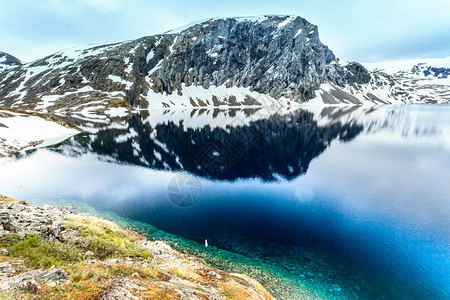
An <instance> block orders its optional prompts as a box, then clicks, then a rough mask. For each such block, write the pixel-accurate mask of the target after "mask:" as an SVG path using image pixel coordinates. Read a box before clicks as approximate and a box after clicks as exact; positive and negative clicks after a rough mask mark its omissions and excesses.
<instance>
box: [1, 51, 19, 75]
mask: <svg viewBox="0 0 450 300" xmlns="http://www.w3.org/2000/svg"><path fill="white" fill-rule="evenodd" d="M21 65H22V62H21V61H20V60H19V59H18V58H15V57H14V56H12V55H10V54H8V53H5V52H1V51H0V73H1V72H3V71H4V70H6V69H9V68H13V67H17V66H21Z"/></svg>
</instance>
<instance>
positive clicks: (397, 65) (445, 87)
mask: <svg viewBox="0 0 450 300" xmlns="http://www.w3.org/2000/svg"><path fill="white" fill-rule="evenodd" d="M364 66H365V67H367V68H368V69H369V70H371V71H374V72H377V71H381V72H385V73H387V74H389V75H391V76H393V77H394V78H395V79H396V80H397V81H398V82H399V83H401V84H403V85H404V86H405V87H406V88H407V89H409V91H408V90H407V92H408V93H409V94H410V95H411V96H412V97H413V96H415V97H416V99H413V100H414V102H420V101H423V100H426V101H428V102H435V103H436V102H437V103H438V102H446V103H449V102H450V56H448V57H445V58H431V59H419V60H402V61H392V62H384V63H367V64H364Z"/></svg>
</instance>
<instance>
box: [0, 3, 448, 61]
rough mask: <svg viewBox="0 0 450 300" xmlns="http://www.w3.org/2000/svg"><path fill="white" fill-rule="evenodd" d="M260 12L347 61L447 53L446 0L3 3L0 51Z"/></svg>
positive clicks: (42, 48)
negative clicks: (302, 24)
mask: <svg viewBox="0 0 450 300" xmlns="http://www.w3.org/2000/svg"><path fill="white" fill-rule="evenodd" d="M264 14H283V15H286V14H289V15H297V16H301V17H303V18H305V19H307V20H308V21H309V22H311V23H313V24H315V25H317V26H318V27H319V35H320V38H321V40H322V42H323V43H324V44H326V45H328V46H329V47H330V49H331V50H332V51H333V52H334V53H335V55H336V56H337V57H339V58H341V59H343V60H347V61H358V62H378V61H391V60H401V59H415V58H435V57H436V58H439V57H445V56H450V17H449V16H450V0H340V1H337V0H309V1H306V0H297V1H292V0H256V1H253V0H249V1H244V0H241V1H236V0H228V1H213V0H209V1H201V0H189V1H184V0H177V1H173V0H163V1H161V0H160V1H154V0H147V1H146V0H39V1H36V0H0V37H1V38H0V51H3V52H6V53H9V54H11V55H14V56H16V57H17V58H19V59H21V60H24V61H32V60H35V59H38V58H41V57H44V56H46V55H50V54H52V53H55V52H57V51H59V50H62V49H65V48H70V47H75V46H77V47H78V46H83V45H88V44H105V43H112V42H120V41H125V40H131V39H136V38H139V37H143V36H148V35H153V34H158V33H163V32H165V31H168V30H170V29H173V28H176V27H180V26H183V25H185V24H187V23H190V22H192V21H197V20H202V19H207V18H210V17H232V16H253V15H264Z"/></svg>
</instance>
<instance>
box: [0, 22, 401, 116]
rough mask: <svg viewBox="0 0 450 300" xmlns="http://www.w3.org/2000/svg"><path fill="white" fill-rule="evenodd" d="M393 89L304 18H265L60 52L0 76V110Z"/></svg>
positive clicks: (87, 108)
mask: <svg viewBox="0 0 450 300" xmlns="http://www.w3.org/2000/svg"><path fill="white" fill-rule="evenodd" d="M398 86H399V83H398V82H397V81H396V80H395V79H394V78H393V77H391V76H389V75H387V74H384V73H370V72H368V71H367V70H366V69H365V68H364V67H363V66H361V65H360V64H357V63H351V64H340V63H339V61H338V60H337V59H336V58H335V56H334V54H333V53H332V52H331V51H330V50H329V49H328V47H327V46H325V45H324V44H322V43H321V41H320V40H319V34H318V30H317V27H316V26H314V25H312V24H310V23H309V22H307V21H306V20H305V19H302V18H300V17H292V16H262V17H252V18H226V19H209V20H206V21H203V22H199V23H197V24H194V25H192V26H190V27H187V28H186V29H179V30H174V31H169V32H167V33H165V34H162V35H156V36H150V37H144V38H141V39H137V40H133V41H127V42H123V43H116V44H110V45H102V46H93V47H90V48H85V49H68V50H63V51H60V52H58V53H56V54H54V55H51V56H48V57H45V58H43V59H39V60H37V61H34V62H32V63H28V64H25V65H23V66H19V67H16V68H12V69H8V70H7V71H6V72H3V73H1V74H0V99H1V100H0V106H5V107H12V108H20V109H29V110H38V111H39V110H42V111H52V112H56V113H64V112H68V111H71V112H79V113H81V114H84V115H89V114H90V113H92V112H93V111H101V112H106V113H108V112H110V110H109V109H110V108H111V107H124V108H125V109H132V108H133V107H134V108H147V107H157V108H164V107H203V106H205V107H206V106H216V107H217V106H254V105H278V106H283V105H291V104H295V103H301V102H306V101H310V100H314V101H315V102H320V103H354V104H361V103H364V102H366V101H370V102H374V103H391V102H401V101H404V98H405V97H404V95H402V93H401V92H399V90H398ZM110 113H111V112H110Z"/></svg>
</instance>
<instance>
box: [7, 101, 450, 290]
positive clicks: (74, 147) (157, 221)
mask: <svg viewBox="0 0 450 300" xmlns="http://www.w3.org/2000/svg"><path fill="white" fill-rule="evenodd" d="M449 115H450V106H446V105H411V106H381V107H374V108H364V107H344V108H342V107H340V108H336V107H334V108H333V107H318V106H317V107H306V108H303V109H283V110H278V111H275V110H271V109H262V110H258V109H252V110H218V109H216V110H189V111H187V110H166V111H165V110H151V111H142V112H140V113H139V114H136V115H134V116H131V117H129V118H127V119H117V120H115V121H114V122H112V123H107V124H105V123H102V122H87V121H85V120H84V121H83V120H78V119H75V118H74V119H72V121H73V122H75V123H77V124H78V125H79V126H80V127H82V128H83V129H84V130H85V132H83V133H80V134H79V135H77V136H74V137H72V138H71V139H69V140H67V141H65V142H63V143H60V144H58V145H54V146H51V147H47V148H44V149H38V150H30V151H25V152H22V153H20V154H19V155H18V156H17V157H15V158H14V159H12V160H10V161H8V162H5V163H3V164H2V165H0V192H1V193H2V194H6V195H8V196H11V197H15V198H22V199H27V200H29V201H30V202H31V203H33V202H34V203H41V202H48V203H50V202H52V201H59V203H68V202H69V201H75V202H78V203H84V204H86V205H89V206H91V207H93V208H94V209H95V210H97V211H99V212H105V213H113V215H114V216H115V218H117V219H120V217H123V218H126V219H120V220H122V221H123V220H125V222H126V220H129V223H128V224H134V225H136V224H140V225H142V226H143V227H142V228H144V227H145V224H148V225H149V227H148V228H151V230H150V229H149V230H148V234H149V235H151V233H153V234H154V236H156V232H158V234H157V236H158V237H160V238H165V239H167V241H168V242H170V243H172V245H173V246H174V247H178V248H180V249H181V250H183V251H188V252H189V251H191V252H192V253H195V254H196V255H199V256H201V257H203V258H205V259H206V260H207V261H209V262H210V263H212V264H214V265H217V266H220V267H223V268H228V269H229V270H230V271H239V272H243V273H247V274H250V275H253V276H256V277H258V279H259V280H260V281H261V282H262V283H263V284H265V285H266V286H268V287H269V289H270V290H271V292H272V293H274V294H275V295H276V296H278V298H280V299H282V298H283V296H288V297H291V298H293V297H299V298H300V297H311V298H313V297H323V298H329V299H332V298H336V299H339V298H341V299H344V298H355V299H356V298H362V299H383V298H384V299H425V298H426V299H445V298H448V296H449V293H450V289H449V286H450V279H449V277H448V272H449V270H450V268H449V267H450V264H449V241H450V235H449V226H450V223H449V220H450V208H449V207H450V205H449V204H450V199H449V196H448V195H450V185H449V184H448V182H450V119H449V118H448V116H449ZM133 221H138V222H141V223H133ZM136 226H137V225H136ZM142 230H145V229H142ZM158 230H160V231H158ZM162 232H163V233H164V234H163V233H162ZM165 233H168V234H167V235H166V234H165ZM177 237H181V239H178V238H177ZM206 239H207V240H208V244H209V245H210V246H209V247H208V248H205V247H204V241H205V240H206ZM221 250H227V251H221ZM218 257H220V258H221V259H217V258H218Z"/></svg>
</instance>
